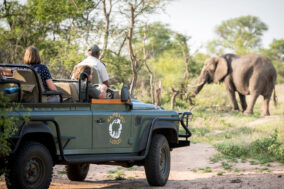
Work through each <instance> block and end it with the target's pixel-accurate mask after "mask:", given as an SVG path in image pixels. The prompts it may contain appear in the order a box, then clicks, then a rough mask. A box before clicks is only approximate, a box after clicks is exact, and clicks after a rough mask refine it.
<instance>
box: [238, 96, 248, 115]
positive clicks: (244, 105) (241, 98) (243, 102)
mask: <svg viewBox="0 0 284 189" xmlns="http://www.w3.org/2000/svg"><path fill="white" fill-rule="evenodd" d="M239 97H240V100H241V104H242V109H243V112H244V111H245V110H246V109H247V101H246V96H245V95H242V94H241V93H239Z"/></svg>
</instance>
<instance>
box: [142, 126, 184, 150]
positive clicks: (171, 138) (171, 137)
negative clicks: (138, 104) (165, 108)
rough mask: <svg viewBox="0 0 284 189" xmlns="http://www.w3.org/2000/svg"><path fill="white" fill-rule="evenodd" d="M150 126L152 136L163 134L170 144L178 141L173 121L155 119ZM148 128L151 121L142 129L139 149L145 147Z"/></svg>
mask: <svg viewBox="0 0 284 189" xmlns="http://www.w3.org/2000/svg"><path fill="white" fill-rule="evenodd" d="M152 127H153V129H152V135H151V136H152V137H153V135H154V134H163V135H164V136H165V137H166V138H167V140H168V142H169V145H170V146H171V144H172V143H174V144H176V143H178V131H177V127H176V125H175V124H174V122H173V121H157V122H156V123H155V125H153V126H152ZM150 129H151V123H150V124H148V125H147V126H146V127H145V129H144V132H143V134H142V137H141V142H140V145H139V148H138V150H139V151H142V150H145V149H146V145H147V140H148V137H149V136H150Z"/></svg>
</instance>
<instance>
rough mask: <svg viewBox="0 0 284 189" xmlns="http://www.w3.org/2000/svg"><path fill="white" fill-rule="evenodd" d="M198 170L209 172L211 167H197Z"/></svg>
mask: <svg viewBox="0 0 284 189" xmlns="http://www.w3.org/2000/svg"><path fill="white" fill-rule="evenodd" d="M198 170H201V171H202V173H211V172H212V170H211V167H204V168H198Z"/></svg>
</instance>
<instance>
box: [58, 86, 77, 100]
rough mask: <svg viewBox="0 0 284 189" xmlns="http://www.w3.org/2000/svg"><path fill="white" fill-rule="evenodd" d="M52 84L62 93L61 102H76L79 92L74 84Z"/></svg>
mask: <svg viewBox="0 0 284 189" xmlns="http://www.w3.org/2000/svg"><path fill="white" fill-rule="evenodd" d="M54 84H55V86H56V88H57V90H58V91H60V92H62V97H63V102H76V101H78V100H79V91H78V89H77V88H76V85H77V83H76V82H74V83H71V82H55V83H54Z"/></svg>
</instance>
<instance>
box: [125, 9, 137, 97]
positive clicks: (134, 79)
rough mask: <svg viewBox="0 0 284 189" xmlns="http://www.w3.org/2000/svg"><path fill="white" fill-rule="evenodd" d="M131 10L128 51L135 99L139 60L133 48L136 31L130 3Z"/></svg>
mask: <svg viewBox="0 0 284 189" xmlns="http://www.w3.org/2000/svg"><path fill="white" fill-rule="evenodd" d="M129 8H130V25H129V28H128V35H127V39H128V50H129V56H130V61H131V69H132V74H133V75H132V81H131V85H130V96H131V97H132V98H133V97H134V89H135V87H136V82H137V60H136V57H135V55H134V52H133V47H132V35H133V29H134V24H135V22H134V21H135V20H134V9H133V5H132V4H131V3H129Z"/></svg>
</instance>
